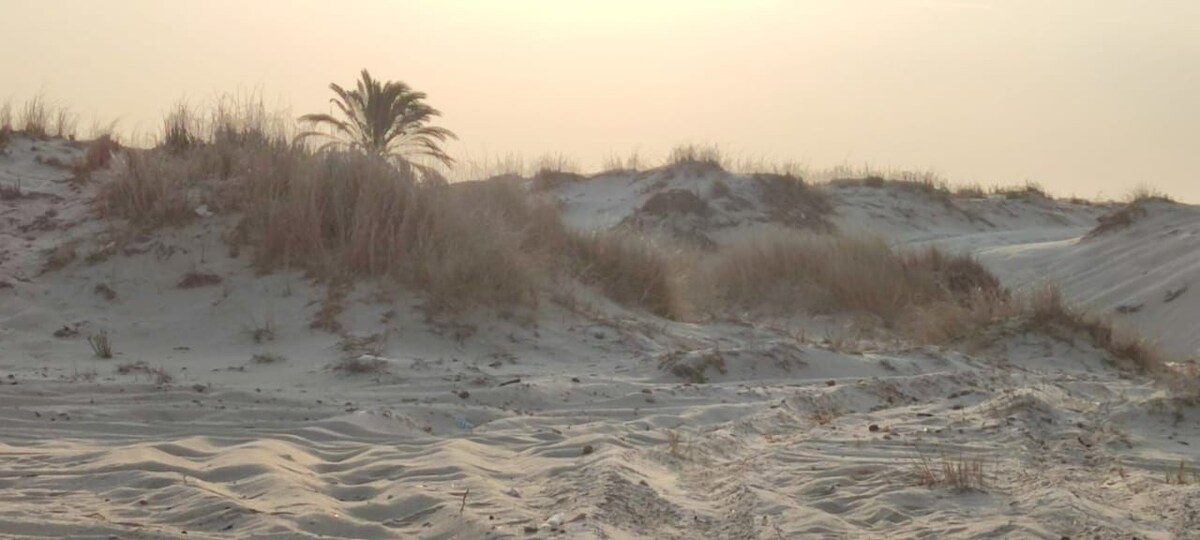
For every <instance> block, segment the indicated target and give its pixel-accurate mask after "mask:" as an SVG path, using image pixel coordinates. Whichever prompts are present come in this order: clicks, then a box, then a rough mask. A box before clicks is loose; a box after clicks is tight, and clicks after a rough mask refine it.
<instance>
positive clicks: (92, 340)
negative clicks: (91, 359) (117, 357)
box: [87, 330, 113, 360]
mask: <svg viewBox="0 0 1200 540" xmlns="http://www.w3.org/2000/svg"><path fill="white" fill-rule="evenodd" d="M87 342H88V345H90V346H91V347H92V353H94V354H95V355H96V358H104V359H106V360H107V359H110V358H112V357H113V350H112V338H111V337H109V335H108V332H107V331H105V330H101V331H100V332H97V333H95V334H92V335H90V336H88V338H87Z"/></svg>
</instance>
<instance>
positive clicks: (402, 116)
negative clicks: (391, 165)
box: [298, 69, 458, 172]
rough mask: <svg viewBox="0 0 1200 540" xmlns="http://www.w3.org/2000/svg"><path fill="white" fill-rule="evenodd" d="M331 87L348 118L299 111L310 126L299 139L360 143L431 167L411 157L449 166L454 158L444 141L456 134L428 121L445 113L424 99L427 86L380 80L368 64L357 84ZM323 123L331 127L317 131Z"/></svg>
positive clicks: (352, 145) (369, 149)
mask: <svg viewBox="0 0 1200 540" xmlns="http://www.w3.org/2000/svg"><path fill="white" fill-rule="evenodd" d="M329 88H331V89H332V90H333V92H334V93H335V94H337V97H335V98H331V99H330V100H329V101H330V102H331V103H333V104H334V105H335V106H337V108H338V109H339V110H340V111H341V113H342V116H343V117H344V118H340V119H339V118H337V117H334V116H332V115H328V114H306V115H304V116H301V117H300V121H301V122H305V123H307V124H308V125H309V127H310V130H309V131H305V132H303V133H301V134H300V135H299V136H298V139H299V140H304V139H307V138H308V137H323V138H328V139H330V140H329V141H328V142H327V143H325V144H324V145H322V146H321V149H328V148H349V149H358V150H362V151H365V152H368V153H371V154H375V155H378V156H381V157H385V158H392V159H397V160H399V161H401V162H402V163H405V164H407V165H410V166H413V167H415V168H417V169H419V170H422V171H423V172H431V171H429V170H428V168H427V167H425V166H423V165H420V164H417V163H413V162H412V161H411V159H410V158H411V157H413V156H420V157H429V158H433V159H435V160H437V161H440V162H441V163H442V164H444V165H446V166H451V165H453V164H454V158H452V157H450V155H449V154H447V153H446V152H445V151H444V150H442V147H441V143H444V142H446V141H447V140H449V139H457V138H458V137H457V136H455V135H454V133H453V132H452V131H450V130H448V129H446V128H443V127H438V126H430V125H428V123H429V121H430V120H432V119H433V117H435V116H441V115H442V113H441V112H440V111H438V110H437V109H434V108H433V107H430V106H429V105H427V104H426V103H425V101H424V100H425V97H426V96H425V93H424V92H415V91H413V89H412V88H409V86H408V85H407V84H404V83H403V82H401V81H378V80H376V79H373V78H371V74H370V73H368V72H367V70H365V69H364V70H362V79H360V80H359V81H358V87H357V88H355V89H351V90H345V89H343V88H342V87H341V86H338V85H337V84H330V85H329ZM319 128H327V130H328V131H318V129H319Z"/></svg>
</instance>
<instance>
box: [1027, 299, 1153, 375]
mask: <svg viewBox="0 0 1200 540" xmlns="http://www.w3.org/2000/svg"><path fill="white" fill-rule="evenodd" d="M1026 313H1027V314H1028V321H1027V330H1029V331H1038V332H1043V333H1046V332H1051V333H1054V332H1058V333H1059V334H1060V335H1062V336H1063V337H1067V338H1070V337H1073V336H1075V335H1084V336H1086V337H1088V338H1089V340H1090V342H1091V343H1092V345H1093V346H1095V347H1097V348H1099V349H1101V350H1104V351H1107V352H1108V353H1109V354H1111V355H1112V356H1113V357H1114V358H1116V359H1118V360H1124V361H1126V362H1129V363H1130V364H1132V366H1133V367H1135V368H1136V369H1138V370H1140V371H1143V372H1149V373H1155V372H1160V371H1162V369H1163V368H1164V366H1165V365H1166V360H1165V358H1164V354H1163V353H1162V352H1161V351H1160V350H1158V348H1157V347H1155V346H1154V345H1153V344H1152V343H1150V342H1149V341H1147V340H1146V339H1145V338H1143V337H1141V336H1139V335H1138V334H1137V333H1136V332H1134V331H1132V330H1129V329H1126V328H1124V327H1121V326H1118V325H1116V324H1115V323H1114V322H1113V321H1112V319H1110V318H1107V317H1102V316H1099V315H1093V314H1089V313H1086V312H1084V311H1081V310H1078V309H1075V308H1073V307H1071V306H1069V305H1067V303H1066V301H1065V300H1064V299H1063V296H1062V292H1061V291H1060V290H1059V289H1057V288H1054V287H1043V288H1041V289H1038V290H1037V291H1035V292H1033V293H1032V294H1031V295H1030V296H1029V298H1028V307H1027V308H1026ZM1052 335H1053V334H1052Z"/></svg>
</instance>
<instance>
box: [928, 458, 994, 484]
mask: <svg viewBox="0 0 1200 540" xmlns="http://www.w3.org/2000/svg"><path fill="white" fill-rule="evenodd" d="M914 468H915V474H916V477H917V483H918V484H920V485H922V486H926V487H937V486H947V487H950V488H953V489H956V490H958V491H983V489H984V488H985V487H987V478H986V475H985V474H984V463H983V459H982V458H978V457H966V456H964V455H962V454H959V455H957V456H949V455H947V454H945V453H943V454H941V456H940V457H938V458H937V459H934V458H931V457H930V456H928V455H921V456H918V457H917V461H916V464H915V465H914Z"/></svg>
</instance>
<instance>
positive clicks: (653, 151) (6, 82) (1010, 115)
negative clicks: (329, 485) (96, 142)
mask: <svg viewBox="0 0 1200 540" xmlns="http://www.w3.org/2000/svg"><path fill="white" fill-rule="evenodd" d="M364 67H365V68H368V69H370V70H371V72H372V74H374V75H375V76H376V77H377V78H384V79H400V80H403V81H405V82H407V83H409V84H410V85H411V86H413V87H414V88H416V89H418V90H422V91H425V92H427V93H428V94H429V102H430V103H431V104H432V105H434V106H435V107H437V108H439V109H441V110H442V111H443V112H444V113H445V116H444V118H443V119H442V122H441V125H444V126H445V127H448V128H450V129H452V130H454V131H456V132H457V133H458V135H459V136H460V138H461V139H462V141H461V143H460V144H459V145H457V146H456V148H455V151H456V152H459V153H462V154H466V155H468V156H470V157H472V158H480V157H481V156H492V157H499V156H503V155H506V154H509V153H517V154H521V155H524V156H526V158H527V159H529V160H532V159H534V158H536V157H537V156H539V155H542V154H548V153H549V154H564V155H567V156H570V157H573V158H575V159H576V160H577V161H578V162H579V163H580V164H581V165H582V166H583V168H584V169H592V168H595V167H596V166H598V165H599V162H600V159H601V158H602V157H603V156H605V155H607V154H609V153H613V152H615V153H618V154H628V153H629V152H631V151H632V150H635V149H637V150H639V151H640V154H641V155H642V156H643V157H644V158H647V157H654V158H657V157H658V156H662V155H664V154H665V153H666V152H667V151H668V150H669V149H670V148H671V147H672V146H675V145H676V144H680V143H689V142H692V143H715V144H718V145H720V146H721V148H722V149H723V150H724V151H725V152H726V153H727V154H730V155H732V156H734V157H746V158H755V157H763V158H767V159H774V160H780V161H802V162H805V163H807V164H809V165H810V166H811V167H813V168H824V167H829V166H833V165H839V164H849V165H855V166H857V165H862V164H864V163H868V164H871V165H873V166H875V167H881V168H883V167H894V168H909V169H933V170H935V171H938V172H939V173H941V174H943V175H944V176H947V177H949V178H951V179H953V180H955V181H963V182H979V183H983V184H993V183H1003V184H1012V183H1022V182H1024V181H1026V180H1032V181H1037V182H1040V183H1041V184H1043V185H1044V186H1046V187H1047V188H1049V189H1050V190H1051V191H1053V192H1055V193H1057V194H1061V195H1070V194H1076V195H1080V196H1086V197H1095V196H1097V195H1102V196H1105V197H1114V198H1115V197H1121V196H1123V195H1124V194H1125V193H1126V192H1128V191H1129V190H1130V189H1131V188H1132V187H1133V186H1135V185H1137V184H1148V185H1151V186H1155V187H1157V188H1158V189H1160V190H1163V191H1165V192H1167V193H1169V194H1171V195H1173V196H1175V197H1176V198H1179V199H1181V200H1185V201H1190V202H1200V173H1198V172H1197V171H1198V169H1200V163H1198V161H1200V159H1198V158H1200V1H1197V0H1179V1H1169V0H1160V1H1152V0H1143V1H1133V0H1129V1H1125V0H791V1H782V0H781V1H768V0H729V1H717V0H637V1H628V0H600V1H592V0H492V1H485V0H478V1H467V0H436V1H434V0H429V1H423V2H419V1H404V0H392V1H332V0H327V1H319V2H314V1H302V0H239V1H225V0H203V1H201V0H195V1H190V2H185V1H175V0H145V1H125V0H102V1H97V0H81V1H66V0H56V1H45V0H0V73H2V75H0V102H3V101H4V100H6V99H10V100H12V101H13V102H15V103H19V102H21V101H23V100H24V99H25V98H27V97H28V96H30V95H32V94H35V93H38V92H41V93H42V94H43V95H44V96H45V97H47V98H48V99H50V100H51V101H53V102H55V103H58V104H62V105H67V106H69V107H71V108H72V109H73V110H75V111H77V112H78V113H79V114H80V116H81V117H82V118H83V121H82V126H83V127H86V125H87V124H88V123H90V121H91V119H92V118H97V119H100V120H104V121H107V120H112V119H120V126H121V128H122V129H124V130H126V131H141V132H143V133H144V132H150V131H154V130H156V129H157V128H158V125H159V119H160V118H161V116H162V114H163V112H164V111H165V110H166V109H167V108H168V107H169V106H170V105H172V104H173V103H175V102H177V101H179V100H180V99H181V98H187V99H189V100H190V101H192V102H195V103H203V102H204V101H205V100H208V99H211V98H212V97H213V96H215V95H218V94H221V93H231V92H232V93H236V92H247V91H258V92H260V93H261V94H262V95H263V96H265V97H266V99H267V100H268V101H269V102H272V103H282V104H286V105H287V106H289V107H290V108H291V109H292V110H293V111H294V112H295V113H296V114H300V113H304V112H325V111H326V110H327V102H328V98H329V95H330V93H329V91H328V88H327V87H328V84H329V83H330V82H334V81H336V82H339V83H341V84H343V85H351V84H352V83H353V82H354V80H355V79H356V78H357V76H358V72H359V70H360V69H361V68H364Z"/></svg>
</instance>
